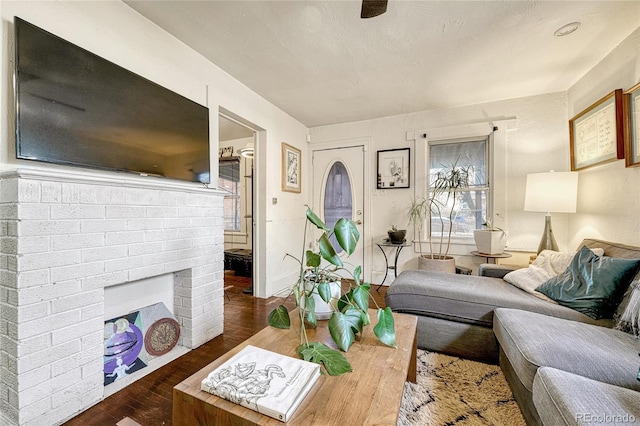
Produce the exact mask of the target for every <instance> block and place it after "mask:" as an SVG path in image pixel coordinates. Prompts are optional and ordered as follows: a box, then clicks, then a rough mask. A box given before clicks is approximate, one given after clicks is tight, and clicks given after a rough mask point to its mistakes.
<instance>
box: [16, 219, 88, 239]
mask: <svg viewBox="0 0 640 426" xmlns="http://www.w3.org/2000/svg"><path fill="white" fill-rule="evenodd" d="M18 232H19V234H20V236H31V235H34V236H45V235H66V234H77V233H79V232H80V222H78V221H75V220H52V221H40V220H28V221H24V222H20V223H18Z"/></svg>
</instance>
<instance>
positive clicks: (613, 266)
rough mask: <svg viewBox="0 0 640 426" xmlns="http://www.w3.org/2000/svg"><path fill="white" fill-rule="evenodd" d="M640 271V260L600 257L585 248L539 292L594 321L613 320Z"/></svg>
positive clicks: (540, 287) (539, 288) (541, 286)
mask: <svg viewBox="0 0 640 426" xmlns="http://www.w3.org/2000/svg"><path fill="white" fill-rule="evenodd" d="M639 268H640V259H621V258H614V257H606V256H598V255H597V254H595V253H594V252H592V251H591V250H589V249H588V248H587V247H582V248H581V249H580V251H578V253H576V255H575V256H574V257H573V259H572V260H571V264H570V265H569V267H568V268H567V269H566V270H565V271H564V272H563V273H561V274H559V275H557V276H555V277H553V278H551V279H549V280H548V281H547V282H545V283H544V284H542V285H540V286H539V287H538V288H536V291H539V292H540V293H543V294H544V295H546V296H547V297H549V298H551V299H553V300H555V301H556V302H558V303H559V304H560V305H563V306H566V307H568V308H572V309H575V310H576V311H578V312H582V313H583V314H585V315H588V316H590V317H591V318H593V319H600V318H611V317H612V316H613V313H614V311H615V310H616V307H617V306H618V304H619V303H620V300H621V299H622V296H623V295H624V292H625V290H626V289H627V287H628V286H629V284H630V283H631V280H632V279H633V277H634V276H635V274H636V272H637V271H638V269H639Z"/></svg>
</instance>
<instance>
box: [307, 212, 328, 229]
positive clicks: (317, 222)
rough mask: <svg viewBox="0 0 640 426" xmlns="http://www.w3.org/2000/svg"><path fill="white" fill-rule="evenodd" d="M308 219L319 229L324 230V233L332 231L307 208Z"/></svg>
mask: <svg viewBox="0 0 640 426" xmlns="http://www.w3.org/2000/svg"><path fill="white" fill-rule="evenodd" d="M307 219H309V222H311V223H313V224H314V225H315V226H316V227H318V229H322V230H323V231H330V229H329V228H328V227H327V225H325V224H324V222H323V221H322V219H320V218H319V217H318V215H317V214H315V213H314V212H313V210H311V209H310V208H309V207H307Z"/></svg>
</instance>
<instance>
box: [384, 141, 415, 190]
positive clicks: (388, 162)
mask: <svg viewBox="0 0 640 426" xmlns="http://www.w3.org/2000/svg"><path fill="white" fill-rule="evenodd" d="M409 154H410V148H401V149H386V150H383V151H378V168H377V174H378V189H397V188H409V171H410V165H409V159H410V155H409Z"/></svg>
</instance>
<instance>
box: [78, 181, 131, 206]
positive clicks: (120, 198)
mask: <svg viewBox="0 0 640 426" xmlns="http://www.w3.org/2000/svg"><path fill="white" fill-rule="evenodd" d="M80 202H81V203H85V204H123V203H124V189H123V188H121V187H112V186H101V185H83V186H81V187H80Z"/></svg>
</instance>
